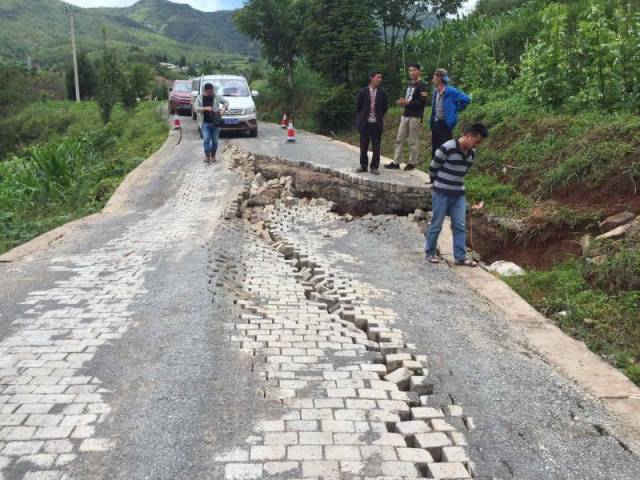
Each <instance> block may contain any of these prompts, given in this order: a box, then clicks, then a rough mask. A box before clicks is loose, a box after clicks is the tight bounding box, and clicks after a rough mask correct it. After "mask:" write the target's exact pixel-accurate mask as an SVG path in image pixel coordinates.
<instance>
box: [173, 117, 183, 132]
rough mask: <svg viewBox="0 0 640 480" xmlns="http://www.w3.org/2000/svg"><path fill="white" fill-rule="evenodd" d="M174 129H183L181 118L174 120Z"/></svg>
mask: <svg viewBox="0 0 640 480" xmlns="http://www.w3.org/2000/svg"><path fill="white" fill-rule="evenodd" d="M173 129H174V130H180V129H182V125H180V117H178V116H177V115H176V116H175V117H174V118H173Z"/></svg>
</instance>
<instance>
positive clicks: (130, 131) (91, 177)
mask: <svg viewBox="0 0 640 480" xmlns="http://www.w3.org/2000/svg"><path fill="white" fill-rule="evenodd" d="M28 108H29V109H30V110H33V111H37V110H38V109H41V111H42V112H46V115H42V116H36V117H35V118H34V119H33V125H32V127H31V129H30V130H29V131H34V132H36V131H39V130H41V129H42V128H45V126H48V125H49V122H50V121H52V119H57V120H58V121H55V122H53V123H54V124H55V125H57V126H58V127H57V128H53V129H52V131H51V132H50V133H49V134H48V135H47V136H43V135H41V136H39V137H38V138H37V139H35V140H32V141H30V142H28V146H24V147H23V148H22V149H21V151H20V152H19V154H18V155H14V156H11V157H7V158H5V160H4V161H2V162H0V252H4V251H7V250H9V249H10V248H12V247H14V246H16V245H19V244H21V243H23V242H25V241H27V240H29V239H31V238H33V237H35V236H37V235H39V234H41V233H44V232H46V231H48V230H50V229H52V228H55V227H57V226H59V225H62V224H64V223H66V222H68V221H71V220H73V219H76V218H80V217H83V216H85V215H88V214H91V213H94V212H97V211H99V210H100V209H102V207H103V206H104V205H105V203H106V202H107V201H108V200H109V198H110V197H111V194H112V193H113V192H114V191H115V189H116V188H117V187H118V185H119V184H120V182H121V181H122V179H123V178H124V177H125V176H126V174H127V173H128V172H130V171H131V170H133V169H134V168H135V167H136V166H137V165H138V164H139V163H140V162H141V161H142V160H144V159H145V158H146V157H148V156H149V155H150V154H151V153H153V152H154V151H155V150H157V149H158V148H159V147H160V145H162V143H163V142H164V140H165V139H166V133H167V124H166V122H165V121H164V120H163V119H162V117H161V115H160V109H159V104H158V103H154V102H147V103H142V104H140V105H139V106H138V108H137V109H136V110H135V112H134V113H126V112H124V111H122V110H121V109H117V110H116V111H115V114H114V117H113V121H112V123H111V124H109V125H107V126H103V125H102V123H101V122H100V120H99V113H98V109H97V106H96V105H95V103H93V102H83V103H82V104H80V105H76V104H74V103H71V102H48V103H47V104H39V103H38V104H33V105H31V106H29V107H28ZM19 115H20V114H19ZM58 115H59V117H60V118H62V119H65V121H66V122H69V123H65V121H61V120H60V118H58ZM63 137H64V138H63ZM32 142H37V143H32Z"/></svg>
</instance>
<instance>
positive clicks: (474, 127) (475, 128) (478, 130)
mask: <svg viewBox="0 0 640 480" xmlns="http://www.w3.org/2000/svg"><path fill="white" fill-rule="evenodd" d="M464 134H465V135H472V136H474V137H482V138H487V137H488V136H489V129H488V128H487V127H485V126H484V125H483V124H482V123H472V124H471V125H469V126H468V127H467V128H465V130H464Z"/></svg>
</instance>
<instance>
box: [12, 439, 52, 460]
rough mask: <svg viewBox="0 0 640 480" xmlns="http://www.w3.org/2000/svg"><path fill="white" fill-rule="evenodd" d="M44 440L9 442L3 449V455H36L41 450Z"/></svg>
mask: <svg viewBox="0 0 640 480" xmlns="http://www.w3.org/2000/svg"><path fill="white" fill-rule="evenodd" d="M43 444H44V442H40V441H26V442H7V443H6V444H5V446H4V449H3V450H2V454H3V455H9V456H11V457H14V456H21V455H35V454H36V453H38V452H39V451H40V449H41V448H42V445H43Z"/></svg>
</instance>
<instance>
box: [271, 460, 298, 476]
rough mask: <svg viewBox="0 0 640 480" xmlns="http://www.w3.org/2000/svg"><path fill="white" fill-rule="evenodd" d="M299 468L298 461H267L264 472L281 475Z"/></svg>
mask: <svg viewBox="0 0 640 480" xmlns="http://www.w3.org/2000/svg"><path fill="white" fill-rule="evenodd" d="M297 469H298V462H266V463H265V464H264V473H266V474H267V475H274V476H276V475H279V474H283V473H289V472H292V471H293V470H297Z"/></svg>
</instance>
